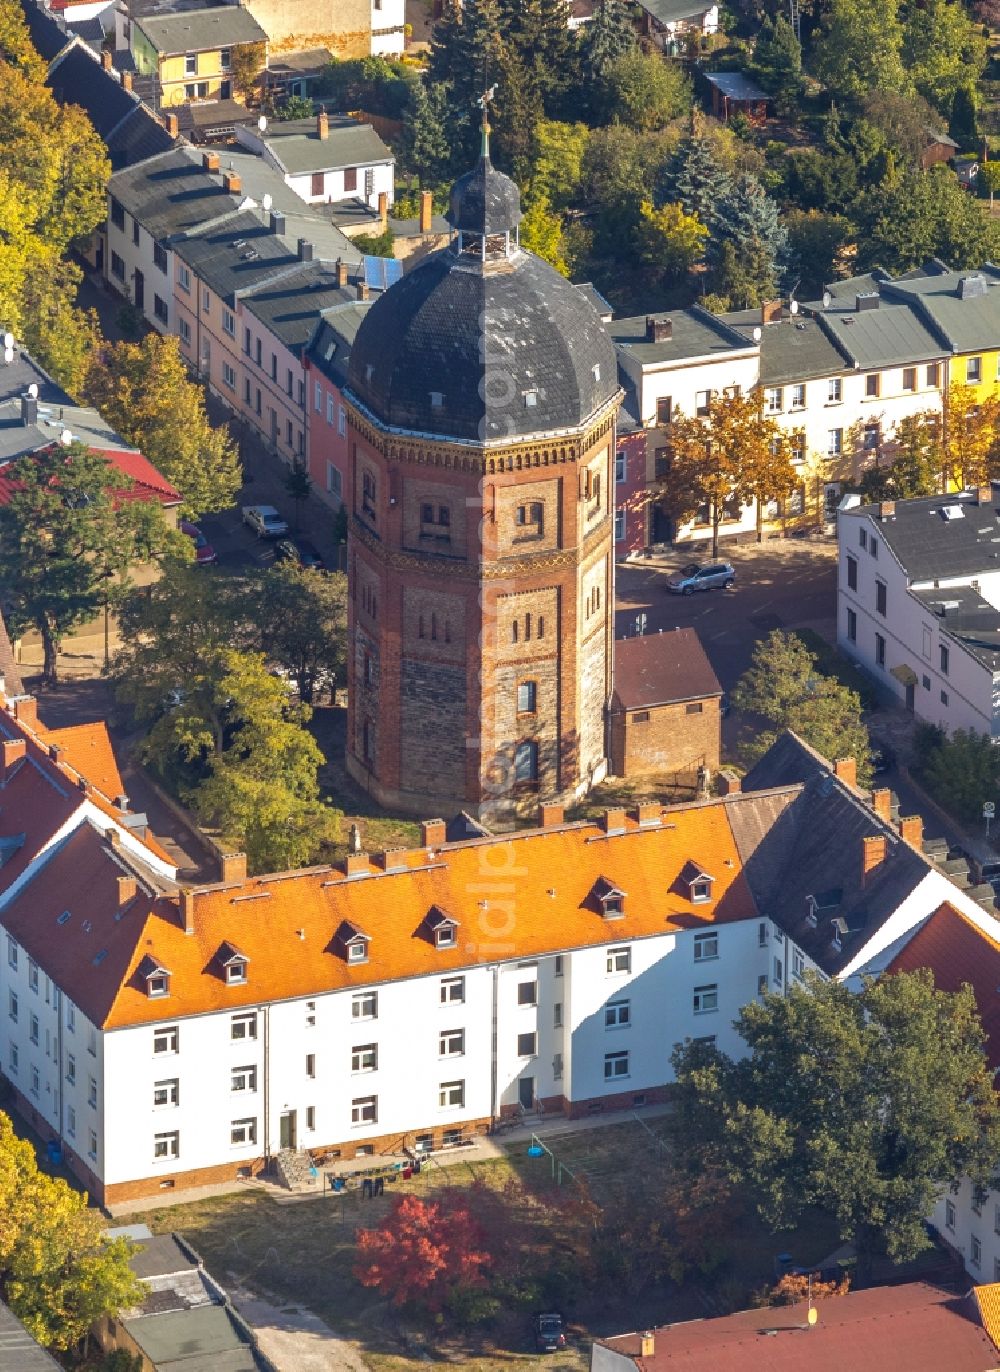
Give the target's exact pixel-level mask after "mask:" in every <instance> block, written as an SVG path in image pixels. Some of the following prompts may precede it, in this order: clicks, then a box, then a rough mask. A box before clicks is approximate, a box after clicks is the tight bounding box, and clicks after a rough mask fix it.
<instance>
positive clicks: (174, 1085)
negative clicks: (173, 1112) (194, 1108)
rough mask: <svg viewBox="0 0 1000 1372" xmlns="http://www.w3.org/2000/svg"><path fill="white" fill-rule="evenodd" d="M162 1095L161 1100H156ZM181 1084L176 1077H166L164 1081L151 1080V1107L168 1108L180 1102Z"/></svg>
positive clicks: (157, 1108) (155, 1108)
mask: <svg viewBox="0 0 1000 1372" xmlns="http://www.w3.org/2000/svg"><path fill="white" fill-rule="evenodd" d="M157 1096H163V1100H157ZM180 1100H181V1084H180V1081H179V1080H178V1079H177V1077H167V1078H166V1079H165V1080H164V1081H154V1082H153V1109H154V1110H169V1109H172V1108H173V1107H174V1106H177V1105H179V1104H180Z"/></svg>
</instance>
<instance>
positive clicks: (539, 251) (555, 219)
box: [520, 194, 569, 276]
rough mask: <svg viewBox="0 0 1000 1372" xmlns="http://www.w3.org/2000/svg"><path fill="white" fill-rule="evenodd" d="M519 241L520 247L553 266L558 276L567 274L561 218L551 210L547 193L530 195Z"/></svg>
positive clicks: (567, 266) (567, 267)
mask: <svg viewBox="0 0 1000 1372" xmlns="http://www.w3.org/2000/svg"><path fill="white" fill-rule="evenodd" d="M520 242H521V246H522V248H526V249H527V250H528V252H533V253H535V254H536V255H537V256H538V257H540V258H542V259H543V261H545V262H548V263H549V264H550V266H553V267H555V269H556V271H557V272H558V273H559V274H560V276H569V264H568V263H567V261H566V255H565V245H564V243H563V225H562V219H561V218H560V217H559V215H558V214H556V212H555V211H554V210H553V208H552V206H551V204H550V203H549V198H548V196H547V195H543V194H538V195H534V196H532V198H531V200H530V201H529V202H528V204H527V206H526V207H525V210H524V217H523V219H522V220H521V225H520Z"/></svg>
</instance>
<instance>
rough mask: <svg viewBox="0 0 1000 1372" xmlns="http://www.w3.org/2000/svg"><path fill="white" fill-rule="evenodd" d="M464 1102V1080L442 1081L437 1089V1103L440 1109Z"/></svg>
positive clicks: (461, 1104) (452, 1107) (460, 1104)
mask: <svg viewBox="0 0 1000 1372" xmlns="http://www.w3.org/2000/svg"><path fill="white" fill-rule="evenodd" d="M464 1104H465V1082H464V1081H443V1082H442V1083H441V1086H440V1088H439V1090H438V1105H440V1107H441V1108H442V1110H446V1109H454V1108H455V1107H456V1106H463V1105H464Z"/></svg>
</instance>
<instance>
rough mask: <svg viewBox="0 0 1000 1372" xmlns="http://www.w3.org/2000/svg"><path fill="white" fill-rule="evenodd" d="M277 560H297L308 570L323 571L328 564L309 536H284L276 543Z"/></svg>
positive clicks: (275, 557)
mask: <svg viewBox="0 0 1000 1372" xmlns="http://www.w3.org/2000/svg"><path fill="white" fill-rule="evenodd" d="M274 560H275V562H297V563H298V564H299V566H300V567H305V568H306V570H307V571H316V572H322V571H325V569H326V564H325V563H324V561H323V559H322V558H321V557H320V555H319V551H318V549H317V548H316V547H315V546H314V545H313V544H312V543H310V542H309V540H308V539H307V538H283V539H281V540H280V541H279V542H278V543H276V544H275V545H274Z"/></svg>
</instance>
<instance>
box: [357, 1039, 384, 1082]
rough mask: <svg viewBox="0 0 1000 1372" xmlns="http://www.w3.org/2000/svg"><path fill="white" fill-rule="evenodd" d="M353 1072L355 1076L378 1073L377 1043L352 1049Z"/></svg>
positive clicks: (365, 1044) (362, 1044)
mask: <svg viewBox="0 0 1000 1372" xmlns="http://www.w3.org/2000/svg"><path fill="white" fill-rule="evenodd" d="M351 1071H352V1072H353V1073H354V1075H355V1076H361V1075H362V1074H363V1073H365V1072H377V1071H378V1044H377V1043H359V1044H356V1045H355V1046H354V1047H353V1048H352V1049H351Z"/></svg>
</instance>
